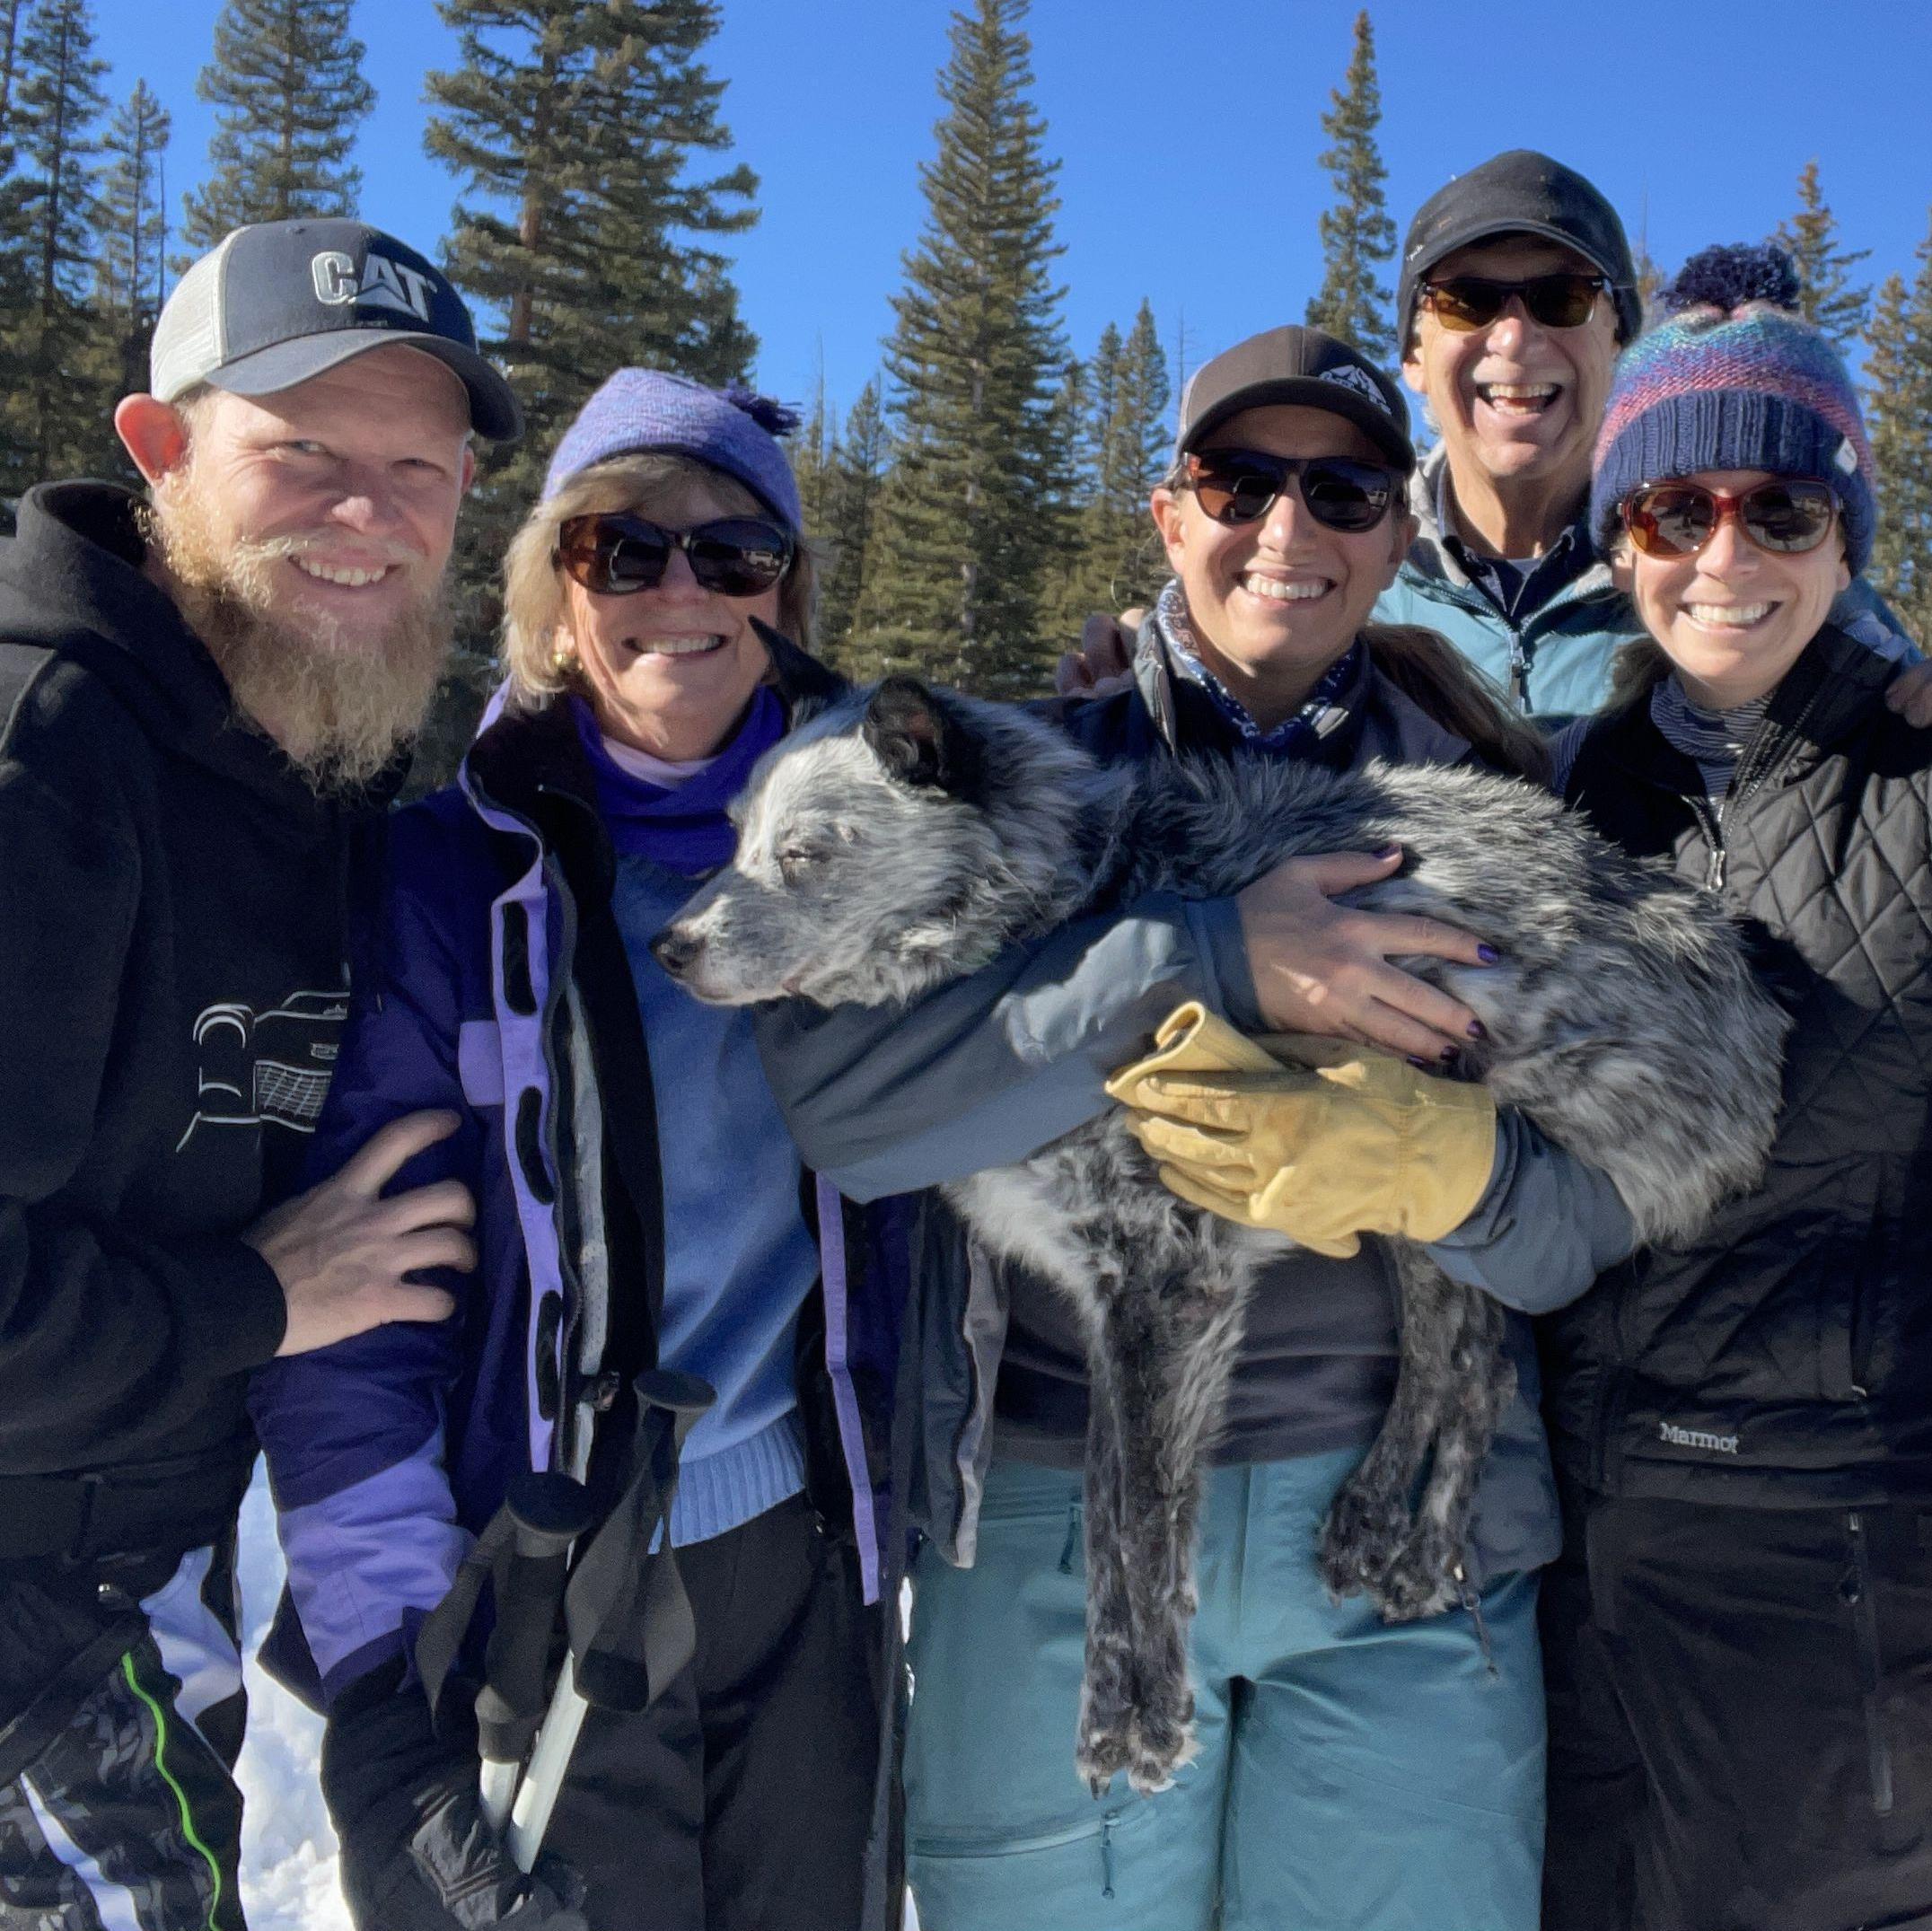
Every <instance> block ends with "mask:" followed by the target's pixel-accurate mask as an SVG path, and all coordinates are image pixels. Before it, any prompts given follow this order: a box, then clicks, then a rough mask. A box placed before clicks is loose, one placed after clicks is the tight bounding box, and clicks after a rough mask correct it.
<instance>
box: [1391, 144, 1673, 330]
mask: <svg viewBox="0 0 1932 1931" xmlns="http://www.w3.org/2000/svg"><path fill="white" fill-rule="evenodd" d="M1505 234H1532V235H1536V236H1538V237H1540V238H1541V240H1543V241H1556V242H1559V243H1560V244H1561V245H1562V246H1563V247H1565V248H1568V249H1573V250H1576V253H1577V254H1579V255H1581V256H1582V257H1583V258H1584V259H1585V261H1587V262H1589V263H1590V264H1591V265H1592V267H1594V268H1596V269H1597V270H1598V271H1599V272H1600V273H1601V274H1602V276H1603V279H1604V280H1605V281H1607V282H1608V283H1609V284H1610V294H1611V301H1612V302H1613V303H1615V304H1616V310H1617V333H1618V337H1619V338H1620V340H1622V341H1626V342H1627V341H1629V338H1631V337H1632V336H1633V335H1635V334H1636V333H1637V331H1638V328H1639V327H1640V326H1641V325H1642V322H1643V303H1641V302H1640V301H1639V300H1638V294H1637V265H1636V263H1635V262H1633V261H1632V260H1631V259H1630V244H1629V241H1628V240H1627V239H1626V238H1625V236H1624V233H1623V224H1622V223H1621V222H1620V221H1619V220H1618V219H1617V211H1616V209H1615V208H1613V207H1611V205H1610V203H1609V202H1608V201H1606V200H1605V199H1604V198H1603V196H1602V194H1600V193H1599V192H1598V191H1597V189H1595V188H1594V186H1592V184H1591V183H1590V182H1588V181H1586V180H1585V179H1584V178H1583V176H1582V175H1580V174H1579V173H1577V171H1576V169H1574V168H1566V167H1565V166H1564V165H1563V163H1562V162H1560V161H1552V160H1550V156H1549V155H1548V154H1537V153H1536V152H1535V151H1534V150H1533V149H1532V148H1527V147H1516V148H1512V149H1511V150H1510V151H1509V153H1508V154H1498V155H1497V156H1496V158H1495V159H1494V160H1493V161H1486V162H1483V164H1482V165H1481V166H1480V168H1471V170H1470V171H1469V172H1468V173H1467V174H1459V175H1457V176H1456V178H1455V179H1454V180H1453V181H1451V182H1449V183H1448V185H1447V186H1446V187H1444V188H1438V189H1436V192H1435V193H1434V194H1433V195H1431V196H1430V197H1429V198H1428V199H1427V201H1425V202H1424V203H1423V204H1422V206H1420V207H1419V208H1418V209H1417V210H1416V218H1415V219H1414V220H1413V221H1412V222H1410V223H1409V233H1408V234H1407V235H1406V236H1404V238H1403V241H1402V272H1401V279H1400V281H1399V282H1398V283H1397V285H1396V291H1395V322H1396V339H1397V340H1398V341H1399V342H1401V344H1402V346H1403V348H1404V351H1405V352H1406V350H1407V347H1408V344H1409V329H1411V327H1412V326H1413V325H1414V321H1415V314H1416V298H1417V296H1418V294H1420V293H1421V288H1422V283H1423V279H1424V277H1425V276H1427V274H1428V272H1429V270H1430V269H1431V268H1434V267H1435V266H1436V263H1437V262H1438V261H1440V260H1442V259H1443V258H1444V257H1445V255H1453V254H1454V252H1455V251H1456V250H1457V249H1459V248H1467V247H1468V246H1469V245H1470V243H1471V241H1491V240H1493V239H1494V238H1495V237H1497V235H1505Z"/></svg>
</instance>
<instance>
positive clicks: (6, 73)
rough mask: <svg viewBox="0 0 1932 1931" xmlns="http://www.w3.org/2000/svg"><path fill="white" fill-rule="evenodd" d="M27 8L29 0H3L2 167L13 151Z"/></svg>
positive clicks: (0, 59)
mask: <svg viewBox="0 0 1932 1931" xmlns="http://www.w3.org/2000/svg"><path fill="white" fill-rule="evenodd" d="M26 12H27V0H0V168H4V166H6V165H7V164H8V162H9V161H10V157H11V154H12V151H13V141H12V131H13V83H14V77H15V73H16V69H17V64H18V61H19V58H20V28H21V22H22V20H23V19H24V18H25V17H26Z"/></svg>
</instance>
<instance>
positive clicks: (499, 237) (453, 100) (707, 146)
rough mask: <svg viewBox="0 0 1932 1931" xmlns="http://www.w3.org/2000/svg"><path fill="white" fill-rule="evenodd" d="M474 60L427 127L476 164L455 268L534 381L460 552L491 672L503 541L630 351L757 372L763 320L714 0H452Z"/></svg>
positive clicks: (475, 656) (718, 377) (467, 58)
mask: <svg viewBox="0 0 1932 1931" xmlns="http://www.w3.org/2000/svg"><path fill="white" fill-rule="evenodd" d="M438 11H439V12H440V13H441V14H442V16H443V21H444V22H445V23H446V24H447V25H449V26H450V27H452V28H453V29H454V30H455V31H456V34H457V39H458V50H459V54H460V65H459V66H457V67H456V68H454V69H453V70H452V71H450V72H446V73H434V74H431V75H429V76H428V80H427V92H428V97H429V100H430V102H431V105H432V107H433V109H434V110H435V112H434V115H433V118H431V120H430V122H429V125H428V127H427V130H426V134H425V136H424V145H425V147H426V150H427V152H428V153H429V154H430V155H431V157H432V158H433V159H435V160H437V161H440V162H443V165H444V166H446V167H447V168H448V169H449V170H450V171H452V173H453V174H454V175H455V176H456V177H457V180H458V181H459V183H460V198H459V200H458V202H457V206H456V213H455V227H454V232H453V233H452V235H451V237H450V240H449V242H448V246H447V259H448V267H449V271H450V274H451V276H452V278H453V279H454V280H455V282H456V283H457V285H458V286H460V287H461V289H462V290H463V292H464V293H465V294H468V295H469V296H470V299H471V302H472V304H473V305H474V307H475V309H476V311H477V313H478V320H479V329H481V331H482V334H483V338H484V348H485V351H486V353H487V354H488V355H491V356H493V357H494V358H495V359H496V360H497V361H498V362H500V363H501V364H504V366H505V371H506V373H508V375H509V378H510V380H511V382H512V383H513V384H514V386H515V388H516V391H517V393H518V395H519V397H520V399H522V401H523V408H524V414H525V417H526V422H527V430H526V434H525V435H524V438H523V443H521V444H519V445H517V446H515V447H514V448H512V449H510V450H503V449H497V448H492V449H487V450H485V451H483V452H479V457H480V461H479V481H478V487H477V490H476V494H475V496H474V499H473V501H472V503H471V505H470V509H469V511H468V512H467V513H466V515H465V519H464V528H463V533H462V540H461V549H460V552H459V557H458V573H459V574H458V583H459V599H458V605H459V614H460V621H461V627H462V632H463V635H464V636H466V637H467V639H468V640H469V641H468V644H467V645H466V649H467V652H468V655H467V658H466V660H465V662H464V663H463V664H461V665H460V666H459V668H460V671H462V672H463V673H464V674H465V675H466V676H467V677H468V679H469V680H470V682H471V683H472V684H475V683H479V682H480V681H481V680H482V679H483V677H484V675H485V671H484V666H485V665H486V664H487V659H488V655H489V645H487V642H486V641H485V640H486V639H487V637H488V636H490V635H491V634H492V633H493V632H494V630H495V628H496V578H497V573H498V571H499V569H500V568H501V566H502V560H503V552H504V547H505V543H506V542H507V540H508V539H509V536H510V533H511V531H514V528H515V526H516V524H517V523H518V522H520V521H521V520H522V518H523V513H524V511H525V510H526V508H527V507H528V505H529V504H530V503H531V500H532V498H533V497H534V496H535V494H536V491H537V487H538V486H539V484H540V481H541V479H542V476H543V470H544V465H545V464H546V463H547V462H548V461H549V454H550V451H551V449H552V448H553V447H554V445H555V443H556V441H557V437H558V434H560V432H561V431H562V429H563V427H564V426H565V425H566V423H567V422H568V421H569V420H570V418H571V417H572V416H574V415H575V413H576V411H577V409H578V408H579V407H580V406H581V405H582V404H583V402H584V399H585V398H586V397H587V396H588V395H589V394H590V392H591V391H592V389H593V388H594V387H595V386H596V384H597V383H599V382H602V380H603V379H604V377H605V376H607V375H609V374H610V372H611V371H612V370H614V369H617V368H619V367H622V366H624V365H626V364H645V365H649V366H653V367H657V368H668V369H675V370H678V371H680V372H681V373H685V374H688V375H692V376H696V377H697V378H698V380H700V381H702V382H713V383H722V382H731V381H733V380H735V379H737V378H739V377H742V375H743V373H745V371H746V369H747V368H748V367H749V366H750V364H751V357H752V355H753V354H754V352H755V351H756V349H757V347H758V344H757V338H755V337H754V336H753V335H752V334H751V331H750V330H749V329H747V328H746V327H745V326H744V323H743V321H742V320H741V319H740V316H739V313H738V294H737V290H736V288H735V286H734V285H733V282H732V279H731V276H730V271H729V265H728V263H727V261H726V259H725V257H724V255H723V254H721V253H720V252H718V250H716V248H715V247H713V246H712V245H710V244H711V243H712V242H713V241H715V240H716V238H719V237H723V236H726V235H732V234H735V233H740V232H742V230H744V229H746V228H749V227H750V226H751V224H753V223H754V222H755V221H756V220H757V219H758V210H757V207H756V206H755V204H754V201H753V198H752V197H754V196H755V194H756V193H757V189H758V178H757V176H756V175H755V174H753V173H752V172H751V170H750V169H749V168H746V167H742V166H738V167H733V168H730V169H727V170H725V171H721V172H716V173H710V172H707V171H704V170H703V169H702V168H698V167H696V166H695V165H694V163H696V162H698V158H699V157H701V156H703V155H705V154H708V153H711V152H715V151H716V150H718V149H722V148H725V147H728V146H729V145H730V142H731V136H730V134H729V132H728V131H727V130H726V128H725V125H724V123H723V122H722V121H721V119H720V118H719V116H718V108H719V104H720V102H721V101H722V98H723V95H724V91H725V89H724V83H723V82H721V81H716V80H714V79H712V78H711V76H710V75H709V73H708V72H707V69H706V68H705V66H704V65H703V63H702V60H701V55H702V53H703V51H704V48H705V47H706V44H707V42H708V41H709V40H710V39H711V37H712V36H713V34H714V33H715V32H716V29H717V20H718V8H717V6H716V4H715V0H599V4H596V5H594V6H592V5H585V4H581V0H438Z"/></svg>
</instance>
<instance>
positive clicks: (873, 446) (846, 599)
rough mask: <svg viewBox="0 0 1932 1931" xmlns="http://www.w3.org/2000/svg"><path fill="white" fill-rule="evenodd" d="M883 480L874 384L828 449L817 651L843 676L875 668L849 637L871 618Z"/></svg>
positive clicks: (882, 438) (881, 423)
mask: <svg viewBox="0 0 1932 1931" xmlns="http://www.w3.org/2000/svg"><path fill="white" fill-rule="evenodd" d="M885 477H886V434H885V415H884V412H883V409H882V408H880V406H879V385H878V383H877V382H867V383H866V384H865V388H864V389H862V390H861V391H859V397H858V400H857V401H856V402H855V403H854V404H853V405H852V411H851V414H850V415H848V416H847V417H846V420H845V428H844V431H843V432H842V433H841V434H839V436H838V437H836V438H835V439H834V440H833V443H832V458H831V473H830V488H829V490H828V493H827V506H826V518H825V531H826V534H827V536H828V537H829V538H830V543H831V561H830V566H829V567H828V568H827V570H826V572H825V575H824V578H823V580H822V583H821V593H820V597H819V640H820V644H821V647H822V648H823V650H824V651H825V654H826V655H827V657H828V658H829V660H830V662H832V663H836V664H838V665H839V666H840V668H841V669H843V670H844V671H846V673H847V675H848V676H855V677H862V676H866V675H869V674H870V673H871V672H872V671H873V670H874V669H875V668H876V666H875V665H874V663H870V662H869V661H867V660H866V658H865V654H864V653H863V652H862V651H861V650H859V649H858V648H857V647H856V645H855V644H854V642H853V637H854V633H855V632H856V631H857V630H859V629H861V628H864V627H865V626H866V625H867V624H868V623H869V621H870V618H871V601H872V598H873V595H874V589H875V586H874V583H873V579H872V575H871V570H872V563H873V557H874V544H873V534H874V529H875V527H876V525H877V522H878V505H879V492H880V490H881V489H882V488H883V487H884V484H885Z"/></svg>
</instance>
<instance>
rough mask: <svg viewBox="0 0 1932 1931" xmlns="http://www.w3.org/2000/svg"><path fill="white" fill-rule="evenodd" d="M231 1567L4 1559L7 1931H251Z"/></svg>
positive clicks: (191, 1557) (1, 1648)
mask: <svg viewBox="0 0 1932 1931" xmlns="http://www.w3.org/2000/svg"><path fill="white" fill-rule="evenodd" d="M244 1714H245V1705H244V1702H243V1699H242V1659H241V1655H240V1654H239V1652H238V1651H237V1648H236V1646H235V1592H234V1571H233V1538H230V1539H229V1540H227V1541H226V1542H224V1544H223V1545H222V1546H221V1547H219V1548H209V1549H194V1550H191V1551H190V1552H189V1554H188V1555H187V1556H186V1557H180V1556H177V1555H174V1554H167V1555H163V1556H157V1557H132V1558H107V1559H104V1560H102V1561H101V1562H99V1563H91V1564H87V1565H74V1566H68V1565H64V1564H62V1563H60V1562H59V1561H57V1560H49V1561H47V1562H44V1563H40V1564H36V1565H25V1564H19V1565H7V1564H5V1563H4V1562H0V1931H15V1927H19V1931H243V1927H242V1900H241V1893H240V1892H239V1891H238V1889H237V1886H236V1865H237V1858H238V1853H239V1849H240V1845H241V1834H242V1798H241V1794H240V1793H239V1792H238V1791H237V1790H236V1788H235V1786H234V1781H233V1777H232V1776H231V1774H230V1773H231V1771H232V1770H233V1766H234V1760H235V1758H236V1755H237V1754H238V1752H239V1751H240V1750H241V1747H242V1722H243V1717H244Z"/></svg>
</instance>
